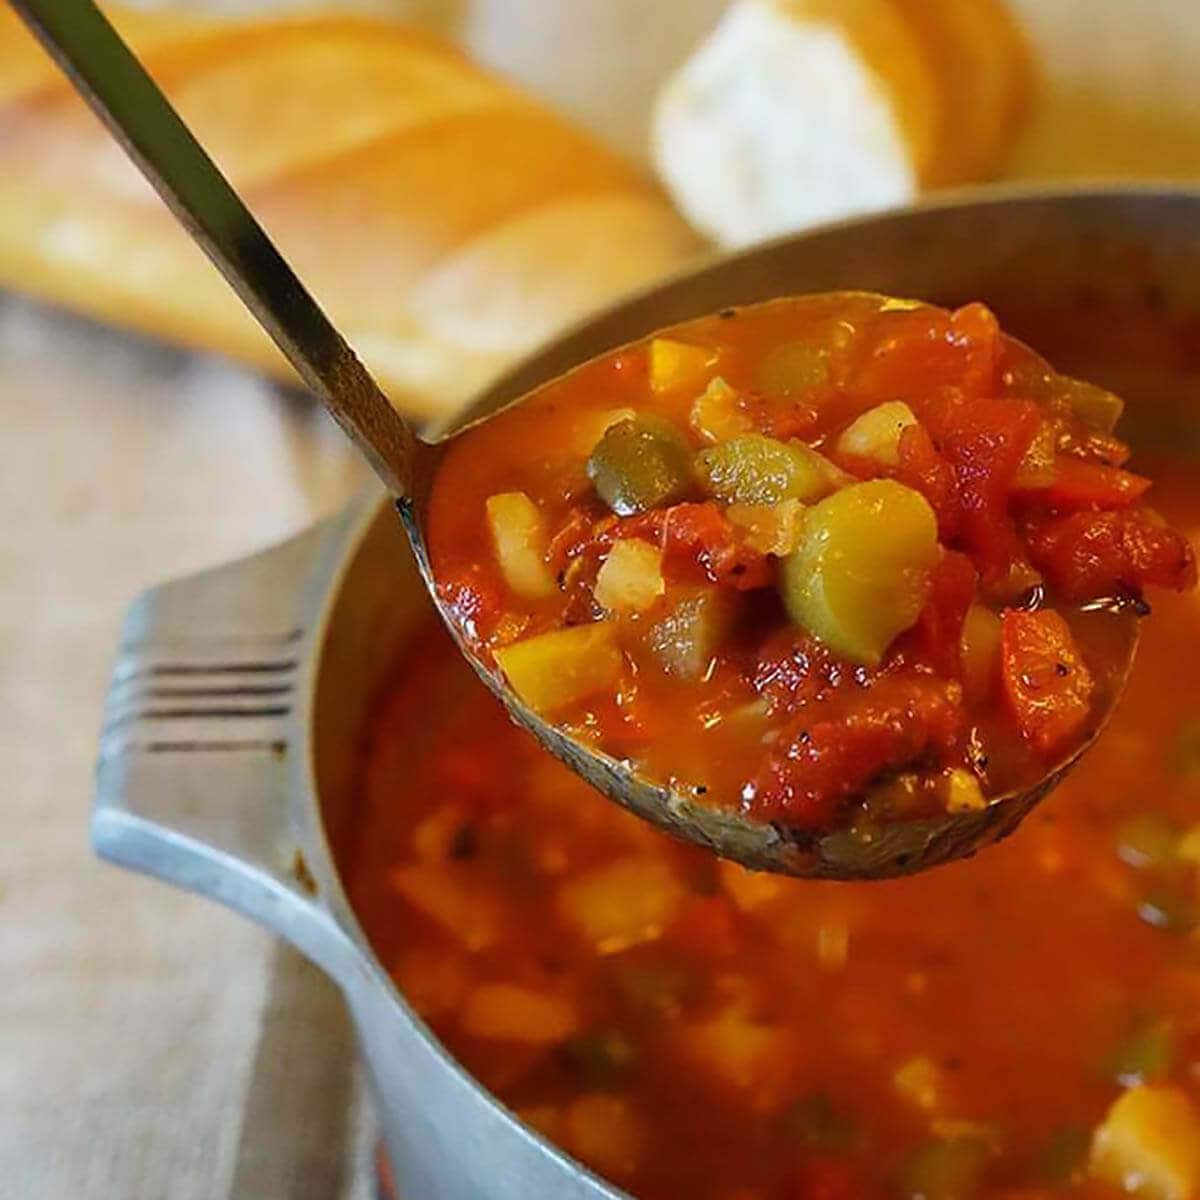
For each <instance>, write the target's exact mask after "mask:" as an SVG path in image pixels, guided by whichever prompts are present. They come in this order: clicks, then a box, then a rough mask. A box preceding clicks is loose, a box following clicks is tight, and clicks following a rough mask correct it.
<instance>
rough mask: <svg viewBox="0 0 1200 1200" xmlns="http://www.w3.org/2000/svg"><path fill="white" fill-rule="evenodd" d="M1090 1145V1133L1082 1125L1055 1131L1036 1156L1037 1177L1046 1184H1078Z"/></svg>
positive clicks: (1064, 1127)
mask: <svg viewBox="0 0 1200 1200" xmlns="http://www.w3.org/2000/svg"><path fill="white" fill-rule="evenodd" d="M1091 1144H1092V1135H1091V1132H1090V1131H1089V1130H1087V1129H1085V1128H1084V1127H1083V1126H1082V1125H1064V1126H1063V1127H1062V1128H1061V1129H1056V1130H1055V1131H1054V1132H1053V1133H1052V1134H1051V1135H1050V1137H1049V1139H1048V1140H1047V1142H1046V1144H1045V1145H1044V1146H1043V1147H1042V1149H1041V1152H1040V1153H1039V1154H1038V1175H1039V1176H1040V1177H1041V1178H1042V1179H1043V1180H1044V1181H1045V1182H1046V1183H1053V1184H1060V1185H1061V1184H1067V1183H1078V1182H1079V1180H1080V1179H1082V1178H1083V1171H1084V1167H1085V1166H1086V1164H1087V1157H1088V1150H1089V1148H1090V1147H1091Z"/></svg>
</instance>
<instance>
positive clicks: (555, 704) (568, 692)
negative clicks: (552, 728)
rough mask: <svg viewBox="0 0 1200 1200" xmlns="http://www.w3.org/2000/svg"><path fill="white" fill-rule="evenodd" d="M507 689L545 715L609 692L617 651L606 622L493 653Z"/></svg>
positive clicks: (557, 631) (540, 636)
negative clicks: (606, 691)
mask: <svg viewBox="0 0 1200 1200" xmlns="http://www.w3.org/2000/svg"><path fill="white" fill-rule="evenodd" d="M496 662H497V663H499V665H500V669H501V670H502V671H503V672H504V676H505V678H506V679H507V680H508V684H509V686H510V687H511V688H512V690H513V691H514V692H516V693H517V695H518V696H519V697H520V698H521V699H522V700H523V701H524V702H525V703H526V704H527V705H529V707H530V708H532V709H533V710H534V712H537V713H542V714H547V713H552V712H556V711H557V710H558V709H561V708H564V707H566V706H567V705H568V704H574V703H575V701H577V700H583V699H585V698H586V697H588V696H590V695H592V694H593V693H595V692H599V691H603V690H604V689H605V688H611V687H613V686H614V685H615V684H616V682H617V680H618V678H619V677H620V674H621V663H622V659H621V651H620V650H619V649H618V648H617V643H616V635H615V632H614V629H613V626H612V625H611V624H610V623H609V622H607V621H597V622H595V623H594V624H591V625H573V626H571V627H569V628H567V629H555V630H552V631H551V632H550V633H540V634H538V635H536V636H535V637H531V638H526V639H525V640H524V641H521V642H514V643H513V644H512V645H511V646H503V647H501V648H500V649H499V650H497V651H496Z"/></svg>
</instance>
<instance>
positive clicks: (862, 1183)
mask: <svg viewBox="0 0 1200 1200" xmlns="http://www.w3.org/2000/svg"><path fill="white" fill-rule="evenodd" d="M876 1194H877V1193H876V1192H875V1191H874V1190H873V1189H872V1188H870V1187H869V1186H868V1185H867V1183H866V1180H865V1177H864V1172H863V1171H862V1169H861V1167H860V1166H859V1164H857V1163H855V1162H851V1161H848V1160H847V1159H845V1158H841V1157H834V1156H833V1155H830V1154H822V1155H813V1156H812V1157H811V1158H809V1159H808V1160H807V1161H805V1162H804V1163H802V1164H801V1165H800V1167H799V1168H798V1169H797V1171H796V1177H795V1181H794V1183H793V1184H792V1187H791V1189H790V1190H789V1191H788V1193H787V1200H871V1198H872V1197H874V1196H875V1195H876Z"/></svg>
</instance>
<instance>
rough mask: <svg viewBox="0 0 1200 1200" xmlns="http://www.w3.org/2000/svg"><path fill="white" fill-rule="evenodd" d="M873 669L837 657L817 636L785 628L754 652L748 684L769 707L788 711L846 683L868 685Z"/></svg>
mask: <svg viewBox="0 0 1200 1200" xmlns="http://www.w3.org/2000/svg"><path fill="white" fill-rule="evenodd" d="M875 674H876V672H874V671H872V670H871V668H869V667H861V666H856V665H855V664H854V663H851V662H847V661H846V660H845V659H844V658H839V657H838V656H837V655H836V654H835V653H834V652H833V651H832V650H830V649H829V647H828V646H826V645H825V643H824V642H822V641H821V640H820V639H819V638H817V637H814V636H813V635H812V634H807V633H800V632H798V631H797V630H795V629H794V628H785V629H783V630H781V631H780V632H779V633H777V634H775V635H774V636H773V637H771V638H769V639H768V640H767V642H766V643H765V644H764V645H763V647H762V649H761V650H760V651H759V653H758V661H757V662H756V663H755V666H754V672H753V675H752V678H751V684H752V685H753V687H754V690H755V691H756V692H758V693H759V694H760V695H762V696H765V697H766V699H767V700H768V702H769V703H770V705H771V707H772V708H773V709H776V710H779V711H782V712H791V711H793V710H794V709H796V708H798V707H799V706H800V705H803V704H807V703H809V702H810V701H813V700H820V699H822V698H823V697H824V696H826V695H827V694H828V693H830V692H833V691H836V690H837V689H839V688H841V687H843V686H844V685H847V684H855V685H857V686H859V687H862V686H865V685H866V684H868V683H869V682H870V681H871V679H872V678H874V676H875Z"/></svg>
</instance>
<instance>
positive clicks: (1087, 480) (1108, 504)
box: [1023, 455, 1150, 512]
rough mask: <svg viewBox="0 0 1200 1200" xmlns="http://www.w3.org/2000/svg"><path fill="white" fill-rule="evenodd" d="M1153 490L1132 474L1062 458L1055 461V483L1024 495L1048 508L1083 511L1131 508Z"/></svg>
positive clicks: (1096, 464) (1119, 469)
mask: <svg viewBox="0 0 1200 1200" xmlns="http://www.w3.org/2000/svg"><path fill="white" fill-rule="evenodd" d="M1149 487H1150V480H1149V479H1146V478H1145V477H1144V476H1142V475H1135V474H1134V473H1133V472H1132V471H1123V470H1121V468H1120V467H1110V466H1106V465H1105V464H1103V463H1096V462H1084V461H1083V459H1080V458H1070V457H1067V456H1065V455H1059V456H1058V458H1056V459H1055V461H1054V482H1053V483H1051V484H1050V485H1049V486H1048V487H1043V488H1035V489H1031V490H1030V491H1027V492H1025V493H1024V494H1023V495H1024V498H1026V499H1028V500H1031V501H1034V502H1036V503H1038V504H1044V505H1046V506H1047V507H1048V508H1054V509H1058V510H1059V511H1060V512H1061V511H1064V510H1065V511H1067V512H1074V511H1075V510H1077V509H1081V508H1128V507H1129V505H1131V504H1133V503H1135V502H1136V501H1137V500H1140V499H1141V497H1142V496H1144V495H1145V494H1146V492H1147V491H1148V490H1149Z"/></svg>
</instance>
